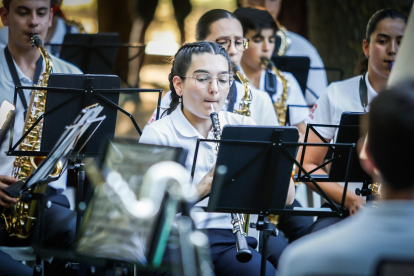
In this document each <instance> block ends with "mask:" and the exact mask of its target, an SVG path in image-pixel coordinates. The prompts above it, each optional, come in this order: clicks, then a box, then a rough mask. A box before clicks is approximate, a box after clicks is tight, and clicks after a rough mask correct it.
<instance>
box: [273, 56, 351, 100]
mask: <svg viewBox="0 0 414 276" xmlns="http://www.w3.org/2000/svg"><path fill="white" fill-rule="evenodd" d="M276 53H277V52H276ZM272 61H273V63H274V64H275V65H276V67H277V68H278V69H279V70H281V71H285V72H289V73H291V74H292V75H293V76H294V77H295V78H296V80H297V81H298V83H299V85H300V88H301V89H302V92H303V95H304V96H305V95H306V91H309V92H310V93H311V94H312V95H313V96H314V97H315V98H316V99H318V98H319V96H318V95H317V94H316V92H315V91H313V90H312V89H310V88H309V87H308V86H307V83H308V76H309V71H310V70H325V71H334V72H339V80H340V81H341V80H343V78H344V69H343V68H337V67H311V66H310V59H309V57H301V56H277V55H276V56H275V55H274V56H272ZM320 92H321V91H320Z"/></svg>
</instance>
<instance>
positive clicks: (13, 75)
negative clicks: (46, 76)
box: [4, 46, 43, 117]
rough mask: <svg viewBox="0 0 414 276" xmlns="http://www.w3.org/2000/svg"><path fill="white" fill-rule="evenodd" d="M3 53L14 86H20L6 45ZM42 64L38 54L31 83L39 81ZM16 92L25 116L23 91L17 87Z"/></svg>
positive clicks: (25, 107)
mask: <svg viewBox="0 0 414 276" xmlns="http://www.w3.org/2000/svg"><path fill="white" fill-rule="evenodd" d="M4 55H5V56H6V61H7V66H8V67H9V70H10V74H11V76H12V79H13V82H14V85H15V86H22V84H21V82H20V78H19V75H18V74H17V69H16V66H15V64H14V62H13V58H12V56H11V54H10V50H9V47H8V46H6V48H5V49H4ZM42 65H43V57H42V55H40V57H39V59H38V60H37V62H36V70H35V74H34V77H33V84H37V83H38V81H39V77H40V73H41V72H42ZM17 92H18V93H19V98H20V100H21V101H22V105H23V108H24V113H25V117H26V112H27V101H26V97H25V96H24V93H23V90H22V89H19V90H18V91H17Z"/></svg>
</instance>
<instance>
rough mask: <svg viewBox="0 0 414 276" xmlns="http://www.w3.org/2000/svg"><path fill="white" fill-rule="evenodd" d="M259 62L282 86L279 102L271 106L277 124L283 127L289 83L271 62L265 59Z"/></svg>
mask: <svg viewBox="0 0 414 276" xmlns="http://www.w3.org/2000/svg"><path fill="white" fill-rule="evenodd" d="M261 60H262V64H263V66H264V67H266V69H269V70H272V71H273V72H274V73H275V75H276V77H277V79H278V80H279V81H280V82H281V83H282V85H283V92H282V96H280V99H279V102H277V103H273V105H274V107H275V111H276V115H277V119H278V120H279V124H280V125H281V126H285V125H286V112H287V104H286V101H287V98H288V93H289V83H288V81H287V80H286V78H285V76H284V75H283V73H282V72H281V71H280V70H278V69H277V68H276V66H275V64H274V63H273V62H272V61H271V60H269V59H267V58H265V57H262V58H261Z"/></svg>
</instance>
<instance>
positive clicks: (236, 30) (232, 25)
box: [148, 9, 279, 126]
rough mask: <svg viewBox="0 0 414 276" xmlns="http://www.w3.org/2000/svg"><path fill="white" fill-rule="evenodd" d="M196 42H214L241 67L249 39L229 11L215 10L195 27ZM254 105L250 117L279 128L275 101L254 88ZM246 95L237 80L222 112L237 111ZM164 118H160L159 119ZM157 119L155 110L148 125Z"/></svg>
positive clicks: (165, 101)
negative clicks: (274, 105) (273, 103)
mask: <svg viewBox="0 0 414 276" xmlns="http://www.w3.org/2000/svg"><path fill="white" fill-rule="evenodd" d="M196 39H197V41H203V40H205V41H213V42H216V43H218V44H219V45H220V46H222V47H223V48H224V49H225V50H226V51H227V53H228V54H229V56H230V61H231V62H232V63H234V64H237V65H240V60H241V57H242V55H243V52H244V51H245V50H246V49H247V48H248V45H249V44H248V43H249V42H248V40H246V39H245V38H244V37H243V28H242V26H241V24H240V22H239V20H238V19H237V18H236V17H235V16H234V15H233V14H232V13H231V12H229V11H226V10H221V9H214V10H210V11H208V12H206V13H205V14H203V15H202V16H201V17H200V19H199V20H198V22H197V26H196ZM251 90H252V91H251V93H252V103H251V105H250V113H251V118H252V119H253V120H254V121H255V122H256V123H257V124H258V125H266V126H278V125H279V123H278V120H277V117H276V113H275V111H274V108H273V105H272V102H271V101H270V100H269V98H268V97H267V95H265V94H264V93H263V92H262V91H258V90H257V89H254V88H252V89H251ZM170 93H171V92H167V93H166V94H165V96H164V97H163V98H162V101H161V105H160V106H161V111H160V114H161V115H162V114H163V112H164V111H165V110H166V109H168V108H169V107H170V101H171V97H170ZM243 96H244V88H243V85H242V84H241V83H240V82H238V81H235V82H234V83H233V85H232V86H231V88H230V93H229V97H228V99H227V101H226V104H225V105H223V110H225V111H229V112H234V110H235V109H239V105H240V103H241V100H242V98H243ZM160 117H161V116H160ZM155 119H156V111H154V113H153V115H152V117H151V119H150V121H149V122H148V124H150V123H152V122H153V121H155Z"/></svg>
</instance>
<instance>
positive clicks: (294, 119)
mask: <svg viewBox="0 0 414 276" xmlns="http://www.w3.org/2000/svg"><path fill="white" fill-rule="evenodd" d="M283 74H284V75H285V78H286V80H287V81H288V82H289V95H288V98H287V101H286V104H287V105H288V108H289V123H290V125H292V126H296V125H298V124H300V123H302V122H303V121H305V119H306V118H307V117H308V115H309V108H308V107H307V105H308V104H307V103H306V100H305V97H304V96H303V93H302V89H301V88H300V86H299V83H298V81H297V80H296V78H295V77H294V76H293V75H292V74H291V73H287V72H283ZM289 105H300V106H302V107H295V106H292V107H289Z"/></svg>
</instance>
